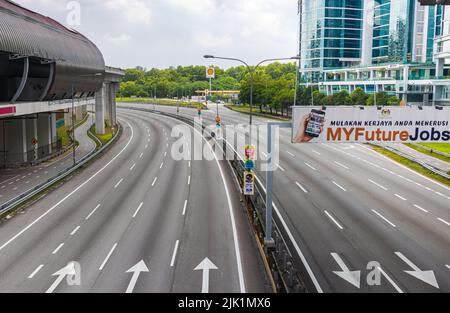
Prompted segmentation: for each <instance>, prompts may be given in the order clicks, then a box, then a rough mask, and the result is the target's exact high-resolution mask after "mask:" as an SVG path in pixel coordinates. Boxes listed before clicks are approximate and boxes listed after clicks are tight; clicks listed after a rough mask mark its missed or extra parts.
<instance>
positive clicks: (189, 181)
mask: <svg viewBox="0 0 450 313" xmlns="http://www.w3.org/2000/svg"><path fill="white" fill-rule="evenodd" d="M190 184H191V176H189V177H188V186H189V185H190Z"/></svg>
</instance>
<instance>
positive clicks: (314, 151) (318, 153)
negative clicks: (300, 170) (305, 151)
mask: <svg viewBox="0 0 450 313" xmlns="http://www.w3.org/2000/svg"><path fill="white" fill-rule="evenodd" d="M312 152H313V153H315V154H317V155H322V154H321V153H320V152H318V151H316V150H312Z"/></svg>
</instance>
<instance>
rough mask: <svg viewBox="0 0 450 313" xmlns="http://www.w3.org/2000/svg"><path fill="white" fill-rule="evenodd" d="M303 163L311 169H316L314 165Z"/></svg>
mask: <svg viewBox="0 0 450 313" xmlns="http://www.w3.org/2000/svg"><path fill="white" fill-rule="evenodd" d="M305 165H306V166H307V167H309V168H310V169H312V170H313V171H317V169H316V168H315V167H314V166H312V165H311V164H309V163H305Z"/></svg>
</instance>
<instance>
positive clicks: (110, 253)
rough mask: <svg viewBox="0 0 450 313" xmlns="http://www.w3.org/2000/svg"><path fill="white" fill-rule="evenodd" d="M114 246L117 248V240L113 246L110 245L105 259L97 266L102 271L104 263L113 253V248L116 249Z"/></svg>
mask: <svg viewBox="0 0 450 313" xmlns="http://www.w3.org/2000/svg"><path fill="white" fill-rule="evenodd" d="M116 248H117V242H116V243H115V244H114V246H113V247H112V249H111V251H109V253H108V255H107V256H106V258H105V260H104V261H103V263H102V265H100V267H99V268H98V270H99V271H103V269H104V268H105V265H106V263H108V260H109V258H110V257H111V255H112V254H113V252H114V250H116Z"/></svg>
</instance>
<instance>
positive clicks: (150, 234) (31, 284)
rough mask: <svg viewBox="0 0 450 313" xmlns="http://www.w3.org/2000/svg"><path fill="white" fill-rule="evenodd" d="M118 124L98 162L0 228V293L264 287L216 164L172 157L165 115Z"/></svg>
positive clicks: (123, 118)
mask: <svg viewBox="0 0 450 313" xmlns="http://www.w3.org/2000/svg"><path fill="white" fill-rule="evenodd" d="M119 120H120V122H121V124H122V126H123V128H124V131H123V134H122V136H121V138H120V139H119V141H118V142H117V143H116V144H115V145H114V146H113V147H112V148H111V149H110V150H109V151H108V152H107V153H106V154H105V155H104V156H103V157H102V158H101V159H100V160H98V161H96V162H95V163H94V164H92V165H91V166H90V167H89V168H88V169H86V170H84V171H83V172H82V173H81V174H79V175H77V176H76V177H75V178H73V179H72V180H71V181H69V182H68V183H66V184H64V185H63V186H61V187H60V188H59V189H57V190H55V191H53V192H52V193H50V194H48V195H47V196H46V197H45V198H43V199H41V200H40V201H38V202H36V203H35V204H33V205H32V206H30V207H29V208H27V209H26V210H25V211H24V212H23V213H21V214H19V215H17V216H16V217H15V218H13V219H11V220H9V221H8V222H5V223H3V224H1V225H0V234H1V237H0V292H202V291H203V292H214V293H217V292H231V293H239V292H265V291H268V289H267V288H266V280H265V275H264V271H263V268H262V266H261V264H260V261H259V257H258V253H257V249H256V247H255V244H254V239H252V236H251V233H250V230H249V226H248V222H247V218H246V216H245V213H244V211H243V209H242V208H241V205H240V199H239V193H238V192H237V189H236V186H235V183H234V181H233V177H231V175H230V173H229V171H228V170H227V169H226V168H225V166H226V163H224V162H217V161H193V162H190V161H175V160H174V159H173V158H172V157H171V146H172V143H173V141H174V140H175V139H174V138H171V130H172V127H173V126H174V125H176V124H179V122H177V121H175V120H173V119H170V118H166V117H161V116H156V115H153V114H149V113H142V112H132V111H129V110H125V111H124V110H119ZM74 262H76V263H74ZM67 277H69V281H67V280H66V278H67Z"/></svg>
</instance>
